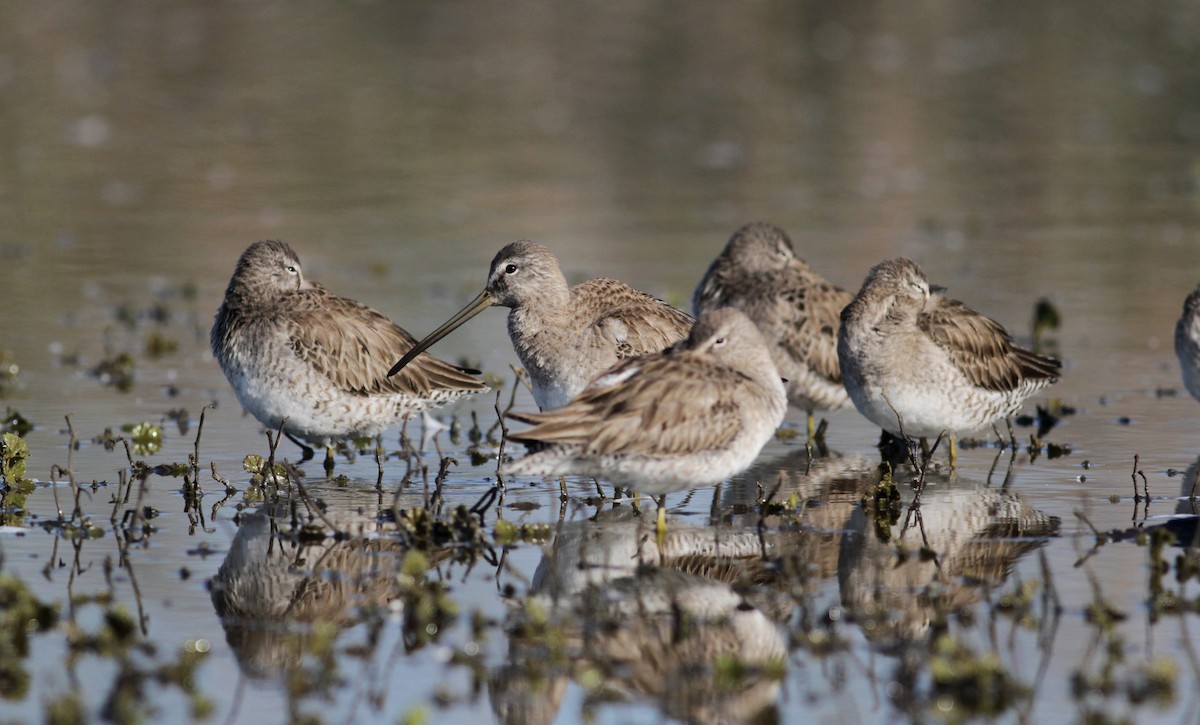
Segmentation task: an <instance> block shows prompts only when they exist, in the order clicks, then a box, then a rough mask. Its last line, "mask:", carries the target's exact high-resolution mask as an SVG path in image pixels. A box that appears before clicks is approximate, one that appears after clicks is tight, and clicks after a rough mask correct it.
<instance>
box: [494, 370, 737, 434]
mask: <svg viewBox="0 0 1200 725" xmlns="http://www.w3.org/2000/svg"><path fill="white" fill-rule="evenodd" d="M629 367H638V368H640V369H639V370H638V372H636V373H634V374H633V375H631V376H630V377H629V378H628V379H626V380H624V381H622V382H620V383H619V384H617V385H599V384H595V383H594V384H593V385H592V386H590V387H589V388H587V389H586V390H584V392H582V393H580V395H579V396H578V397H577V398H575V400H573V401H571V403H570V404H568V405H567V406H565V407H563V408H559V409H558V410H552V411H547V412H544V413H533V414H518V415H511V414H510V417H513V418H515V419H517V420H522V421H524V422H527V423H532V424H533V425H534V427H533V428H530V429H529V430H525V431H521V432H518V433H513V434H511V435H510V438H512V439H513V440H517V441H534V442H540V443H545V444H551V445H554V444H559V445H578V446H581V447H582V448H583V451H582V452H583V453H584V454H586V455H598V454H645V455H678V454H683V453H694V452H696V451H703V450H711V449H715V448H721V447H722V446H725V445H728V444H729V443H730V442H731V441H732V440H733V439H734V438H735V437H736V436H737V435H738V433H739V431H740V430H741V416H740V413H739V403H738V393H739V392H740V391H739V390H738V388H739V387H740V386H738V385H736V384H735V385H724V384H722V385H717V384H714V383H715V382H716V377H719V376H724V375H736V373H732V372H730V371H728V370H725V369H723V368H716V367H713V366H709V365H704V364H697V363H696V362H695V361H692V360H688V359H684V358H682V357H680V356H663V357H656V358H650V359H645V360H631V361H629V362H628V363H626V364H625V366H623V367H622V368H618V369H617V370H614V371H612V372H610V373H609V374H608V375H610V376H612V375H614V374H615V373H616V372H619V371H620V370H628V368H629ZM667 371H669V373H670V374H666V375H664V374H663V373H664V372H667ZM601 381H603V378H602V379H601ZM601 381H597V382H601ZM696 418H704V419H705V420H706V421H707V422H708V425H703V426H697V425H695V419H696Z"/></svg>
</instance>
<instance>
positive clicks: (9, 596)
mask: <svg viewBox="0 0 1200 725" xmlns="http://www.w3.org/2000/svg"><path fill="white" fill-rule="evenodd" d="M57 622H58V608H57V607H56V606H55V605H53V604H48V603H46V602H42V601H40V600H39V599H38V598H37V597H35V596H34V595H33V593H32V592H30V591H29V587H27V586H26V585H25V584H24V582H22V581H20V580H19V579H15V578H13V577H12V576H10V575H8V574H4V573H0V697H2V698H4V699H6V700H20V699H22V698H23V697H25V694H26V693H27V692H28V689H29V673H28V672H27V671H26V670H25V667H24V660H25V659H26V658H27V657H28V656H29V651H30V646H29V642H30V636H31V635H35V634H43V633H45V632H48V631H50V630H51V629H53V628H54V626H55V625H56V624H57Z"/></svg>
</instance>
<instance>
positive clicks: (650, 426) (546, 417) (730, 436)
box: [507, 308, 787, 536]
mask: <svg viewBox="0 0 1200 725" xmlns="http://www.w3.org/2000/svg"><path fill="white" fill-rule="evenodd" d="M786 411H787V392H786V391H785V390H784V387H783V381H782V380H781V379H780V377H779V373H778V372H777V371H776V370H775V363H774V362H772V361H771V353H770V351H769V350H768V349H767V344H766V342H764V341H763V339H762V335H761V334H759V332H758V329H757V328H756V327H755V326H754V323H753V322H751V321H750V319H749V318H748V317H746V315H745V314H743V313H742V312H741V311H740V310H734V309H728V308H725V309H719V310H715V311H713V312H709V313H706V314H704V315H703V316H701V317H700V319H699V320H697V321H696V325H695V327H693V328H692V331H691V334H690V335H689V336H688V337H687V339H686V340H684V341H682V342H680V343H678V344H676V345H675V346H673V347H672V348H670V349H668V350H664V351H663V352H661V353H658V354H654V355H646V356H643V357H640V358H635V359H633V360H629V361H627V362H625V363H623V364H621V365H619V366H617V367H615V368H613V369H611V370H609V371H608V372H607V373H605V374H604V375H602V376H601V377H599V378H597V379H596V380H595V381H594V382H593V383H592V384H591V385H589V386H587V388H586V389H584V391H583V392H582V393H580V394H579V396H578V397H576V398H575V399H574V400H572V401H571V402H570V403H569V404H567V405H566V406H564V407H562V408H559V409H558V410H552V411H548V412H544V413H509V417H511V418H514V419H516V420H519V421H522V422H525V423H530V424H532V425H533V427H532V428H529V429H528V430H524V431H521V432H518V433H510V434H509V438H510V439H512V440H515V441H521V442H525V443H527V444H532V445H530V449H531V450H532V451H533V452H531V453H529V454H528V455H526V456H525V457H524V458H521V459H520V460H518V461H515V462H513V463H511V464H509V465H508V467H507V473H508V474H510V475H513V476H560V475H565V474H578V475H583V476H594V477H599V478H605V479H607V480H609V481H611V482H613V483H616V484H619V485H627V486H632V487H633V488H634V489H635V490H637V491H642V492H644V493H649V494H651V495H655V496H657V497H658V530H659V534H660V536H661V535H662V533H663V532H665V530H666V518H665V517H666V508H665V504H666V502H665V500H664V499H665V497H666V494H667V493H669V492H671V491H678V490H682V489H686V488H694V487H697V486H707V485H711V484H714V483H718V482H720V481H722V480H724V479H725V478H728V477H729V476H732V475H734V474H735V473H738V472H740V471H743V470H745V469H746V468H747V467H748V466H749V465H750V464H751V463H753V462H754V459H755V457H756V456H757V455H758V452H759V451H760V450H761V449H762V447H763V446H764V445H766V443H767V441H768V440H770V438H771V436H772V435H774V433H775V429H776V428H778V427H779V424H780V423H781V422H782V421H783V416H784V413H785V412H786Z"/></svg>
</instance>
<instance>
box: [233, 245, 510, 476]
mask: <svg viewBox="0 0 1200 725" xmlns="http://www.w3.org/2000/svg"><path fill="white" fill-rule="evenodd" d="M211 342H212V350H213V356H214V357H216V359H217V361H218V362H219V363H220V365H221V369H222V370H223V371H224V372H225V376H226V377H227V378H228V379H229V382H230V384H231V385H232V386H233V390H234V392H235V393H236V394H237V397H238V400H239V401H240V402H241V404H242V405H243V406H244V407H245V408H246V409H247V410H248V411H250V413H251V414H253V415H254V417H255V418H257V419H258V420H259V421H261V422H262V423H263V425H266V426H268V427H270V428H277V427H278V426H279V425H280V423H281V422H282V421H283V420H284V419H285V418H286V419H287V423H286V425H285V426H284V431H285V432H286V433H288V434H289V435H291V436H293V437H295V438H299V439H302V440H304V441H307V442H308V443H309V444H311V445H314V446H321V447H325V448H328V447H329V446H330V445H331V444H332V443H333V442H334V441H336V440H338V439H341V438H349V437H367V436H373V435H377V434H378V433H380V432H381V431H383V430H384V429H385V428H387V427H388V426H389V425H391V424H393V423H395V422H396V421H398V420H400V419H402V418H404V417H406V416H408V415H409V414H411V413H414V412H418V411H421V410H424V409H425V408H427V407H428V406H430V405H438V404H441V403H445V402H447V401H450V400H454V399H456V398H459V397H462V396H463V395H467V394H470V393H476V392H479V391H481V390H485V389H486V387H487V386H486V385H484V383H483V382H482V381H480V380H479V379H477V378H475V377H474V376H472V375H470V374H469V373H468V372H466V371H464V370H463V369H461V368H458V367H456V366H454V365H451V364H450V363H447V362H444V361H442V360H438V359H437V358H434V357H432V356H430V355H421V356H419V357H418V358H417V359H416V361H415V363H414V364H413V365H410V366H409V367H408V368H406V369H405V370H404V374H403V375H398V376H394V377H388V376H387V374H386V373H387V370H386V369H385V367H384V366H385V365H386V364H387V362H386V361H388V360H391V359H393V358H395V357H397V356H399V355H402V354H404V353H405V352H407V351H408V350H409V349H410V348H411V347H412V346H413V343H414V342H415V340H414V339H413V337H412V336H411V335H409V334H408V333H407V332H405V331H404V330H403V329H402V328H401V327H399V326H398V325H396V324H395V323H393V322H392V321H391V320H389V319H388V318H386V317H384V316H383V315H381V314H379V313H378V312H376V311H375V310H372V309H371V308H369V307H367V306H366V305H363V304H361V303H359V302H356V301H354V300H352V299H349V298H346V297H338V296H337V295H334V294H332V293H330V292H329V291H328V290H326V289H325V288H324V287H321V286H320V285H318V284H316V283H314V282H310V281H308V280H306V279H305V278H304V275H303V272H302V270H301V267H300V260H299V258H298V257H297V256H296V253H295V252H294V251H292V249H291V247H289V246H288V245H287V244H284V243H283V242H278V241H265V242H256V243H254V244H252V245H250V247H249V248H247V249H246V251H245V252H244V253H243V254H242V256H241V258H240V259H239V260H238V264H237V268H236V269H235V271H234V273H233V277H232V278H231V279H230V280H229V286H228V288H227V289H226V290H225V299H224V302H222V304H221V308H220V309H219V310H218V311H217V317H216V320H215V322H214V323H213V328H212V335H211ZM310 453H311V452H310ZM326 463H327V465H329V464H331V463H332V459H331V458H327V459H326Z"/></svg>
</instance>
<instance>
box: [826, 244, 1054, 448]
mask: <svg viewBox="0 0 1200 725" xmlns="http://www.w3.org/2000/svg"><path fill="white" fill-rule="evenodd" d="M943 291H944V290H943V289H942V288H941V287H931V286H930V285H929V282H928V280H927V279H926V278H925V273H924V272H922V271H921V268H920V267H918V266H917V265H916V263H914V262H912V261H910V260H908V259H890V260H887V261H886V262H881V263H879V264H877V265H875V267H874V268H872V269H871V271H870V273H869V274H867V278H866V281H864V282H863V286H862V289H860V290H859V291H858V294H857V295H856V296H855V297H854V300H853V301H852V302H851V303H850V304H849V305H847V306H846V309H844V310H843V311H842V329H841V332H840V334H839V335H838V358H839V360H840V362H841V368H842V380H843V382H845V385H846V390H847V392H849V394H850V399H851V400H853V401H854V406H855V407H856V408H858V411H859V412H860V413H862V414H863V415H864V416H866V417H867V418H868V419H869V420H871V421H872V422H873V423H875V424H876V425H878V426H879V427H881V428H883V429H884V430H886V431H888V432H890V433H892V434H894V435H897V436H900V435H907V436H913V437H920V438H929V437H935V436H939V435H941V434H942V433H943V432H945V433H948V434H949V435H950V462H951V465H954V463H955V459H956V450H955V449H956V445H955V437H956V435H957V434H959V433H966V432H969V431H972V430H976V429H978V428H982V427H983V426H986V425H988V424H992V423H995V422H996V421H998V420H1001V419H1007V418H1008V417H1009V416H1011V415H1012V414H1013V413H1015V412H1016V411H1017V409H1018V408H1020V407H1021V403H1022V402H1024V400H1025V399H1026V398H1027V397H1029V396H1030V395H1032V394H1033V393H1034V392H1036V391H1038V390H1040V389H1042V388H1044V387H1045V386H1047V385H1049V384H1051V383H1054V382H1057V381H1058V375H1059V370H1060V368H1061V367H1062V364H1061V363H1060V362H1059V361H1058V360H1055V359H1054V358H1050V357H1045V356H1042V355H1037V354H1035V353H1033V352H1030V351H1029V350H1026V349H1024V348H1021V347H1018V346H1017V345H1016V344H1014V343H1013V340H1012V338H1011V337H1009V334H1008V333H1007V332H1006V331H1005V330H1004V328H1003V327H1002V326H1001V325H1000V323H998V322H996V321H995V320H992V319H990V318H988V317H984V316H983V315H981V314H979V313H978V312H976V311H974V310H972V309H971V308H969V307H967V306H966V305H964V304H963V303H961V302H959V301H957V300H953V299H950V298H948V297H945V296H944V295H943V294H942V293H943Z"/></svg>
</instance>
